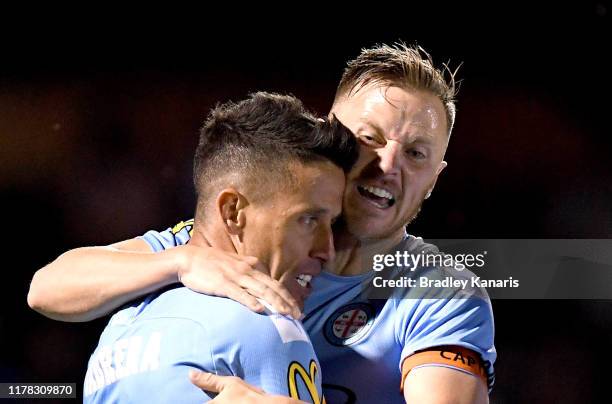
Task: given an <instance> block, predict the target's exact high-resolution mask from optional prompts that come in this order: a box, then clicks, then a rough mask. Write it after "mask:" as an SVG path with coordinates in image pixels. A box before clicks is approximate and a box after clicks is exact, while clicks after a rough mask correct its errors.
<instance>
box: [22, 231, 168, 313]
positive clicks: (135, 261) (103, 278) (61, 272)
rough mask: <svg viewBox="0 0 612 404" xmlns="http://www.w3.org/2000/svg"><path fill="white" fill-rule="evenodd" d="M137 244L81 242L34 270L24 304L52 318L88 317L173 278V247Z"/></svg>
mask: <svg viewBox="0 0 612 404" xmlns="http://www.w3.org/2000/svg"><path fill="white" fill-rule="evenodd" d="M138 241H140V242H143V241H142V240H136V242H138ZM128 243H129V242H128ZM143 243H144V242H143ZM132 245H134V241H132ZM136 245H137V246H139V245H138V244H136ZM139 247H140V246H139ZM137 249H139V250H141V251H140V252H132V251H125V250H120V249H117V248H115V247H84V248H77V249H74V250H70V251H68V252H66V253H64V254H62V255H61V256H59V257H58V258H57V259H56V260H55V261H53V262H52V263H50V264H49V265H47V266H45V267H44V268H42V269H40V270H39V271H37V272H36V273H35V274H34V278H33V279H32V283H31V285H30V291H29V293H28V304H29V305H30V307H31V308H33V309H34V310H36V311H38V312H40V313H41V314H43V315H45V316H47V317H50V318H53V319H56V320H63V321H87V320H91V319H94V318H98V317H101V316H103V315H105V314H108V313H109V312H111V311H112V310H113V309H115V308H117V307H119V306H120V305H122V304H123V303H126V302H128V301H130V300H132V299H134V298H136V297H138V296H141V295H143V294H146V293H149V292H152V291H154V290H157V289H159V288H160V287H163V286H166V285H169V284H171V283H174V282H177V275H176V274H177V270H178V261H177V256H176V254H175V253H174V252H173V251H171V250H168V251H167V252H166V251H165V252H162V253H157V254H155V253H152V252H142V248H137Z"/></svg>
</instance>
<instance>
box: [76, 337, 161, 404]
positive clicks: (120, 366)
mask: <svg viewBox="0 0 612 404" xmlns="http://www.w3.org/2000/svg"><path fill="white" fill-rule="evenodd" d="M161 340H162V334H161V332H153V333H151V334H150V335H148V336H147V337H146V338H143V337H142V336H140V335H135V336H133V337H128V338H122V339H120V340H117V341H116V342H115V343H114V344H112V345H104V346H101V347H100V348H99V349H98V350H97V351H96V352H95V353H94V355H93V356H92V358H91V359H90V361H89V366H88V367H87V374H86V375H85V387H84V389H85V391H84V394H85V395H86V396H88V395H90V394H93V393H95V392H96V391H98V390H100V389H101V388H103V387H106V386H108V385H110V384H111V383H114V382H116V381H117V380H119V379H122V378H124V377H127V376H130V375H133V374H137V373H142V372H150V371H152V370H156V369H158V368H159V355H160V348H161Z"/></svg>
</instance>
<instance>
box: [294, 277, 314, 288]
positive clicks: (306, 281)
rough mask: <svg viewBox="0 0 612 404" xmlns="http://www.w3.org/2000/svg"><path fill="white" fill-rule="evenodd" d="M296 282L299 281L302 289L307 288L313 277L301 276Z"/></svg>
mask: <svg viewBox="0 0 612 404" xmlns="http://www.w3.org/2000/svg"><path fill="white" fill-rule="evenodd" d="M295 280H296V281H297V283H299V284H300V286H301V287H303V288H305V287H307V286H308V284H309V283H310V281H311V280H312V275H307V274H300V275H299V276H297V277H296V278H295Z"/></svg>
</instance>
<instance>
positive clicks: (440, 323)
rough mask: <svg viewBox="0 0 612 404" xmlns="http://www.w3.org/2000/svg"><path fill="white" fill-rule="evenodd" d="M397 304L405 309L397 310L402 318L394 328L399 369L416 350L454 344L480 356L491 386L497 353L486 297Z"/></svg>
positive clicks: (399, 302)
mask: <svg viewBox="0 0 612 404" xmlns="http://www.w3.org/2000/svg"><path fill="white" fill-rule="evenodd" d="M398 304H399V305H404V306H406V307H407V308H408V309H407V310H398V311H399V312H400V313H402V315H401V316H398V317H400V318H399V319H398V321H400V322H401V323H400V324H398V325H397V328H396V329H397V330H398V332H399V335H398V338H400V341H403V349H402V354H401V359H400V368H401V364H402V363H403V361H404V359H405V358H406V357H408V356H410V355H412V354H413V353H415V352H417V351H420V350H423V349H426V348H432V347H437V346H445V345H456V346H461V347H464V348H467V349H471V350H473V351H475V352H477V353H478V354H480V356H481V358H482V360H483V362H484V367H485V370H486V371H487V374H488V379H489V380H488V384H489V386H492V384H493V382H494V371H493V363H494V362H495V359H496V357H497V353H496V350H495V345H494V330H495V327H494V321H493V310H492V307H491V302H490V300H489V299H488V297H486V296H472V297H464V298H454V299H453V298H445V299H421V300H415V299H403V300H399V301H398ZM406 316H409V317H406Z"/></svg>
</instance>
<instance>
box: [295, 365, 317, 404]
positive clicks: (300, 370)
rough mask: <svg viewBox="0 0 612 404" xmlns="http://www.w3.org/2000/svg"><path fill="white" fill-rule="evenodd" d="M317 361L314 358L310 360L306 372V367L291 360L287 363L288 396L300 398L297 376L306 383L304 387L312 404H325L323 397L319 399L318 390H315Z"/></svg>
mask: <svg viewBox="0 0 612 404" xmlns="http://www.w3.org/2000/svg"><path fill="white" fill-rule="evenodd" d="M317 371H318V369H317V363H316V362H315V361H314V360H312V359H311V360H310V369H309V372H306V369H304V367H303V366H302V365H301V364H300V363H298V362H291V364H290V365H289V370H288V372H287V379H288V382H289V397H291V398H295V399H298V400H299V399H300V394H299V392H298V384H297V378H298V377H300V378H301V379H302V380H303V381H304V384H306V388H307V389H308V394H310V399H311V401H312V402H313V403H314V404H325V398H323V401H321V397H320V396H319V391H318V390H317V384H316V382H315V380H316V377H317Z"/></svg>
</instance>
